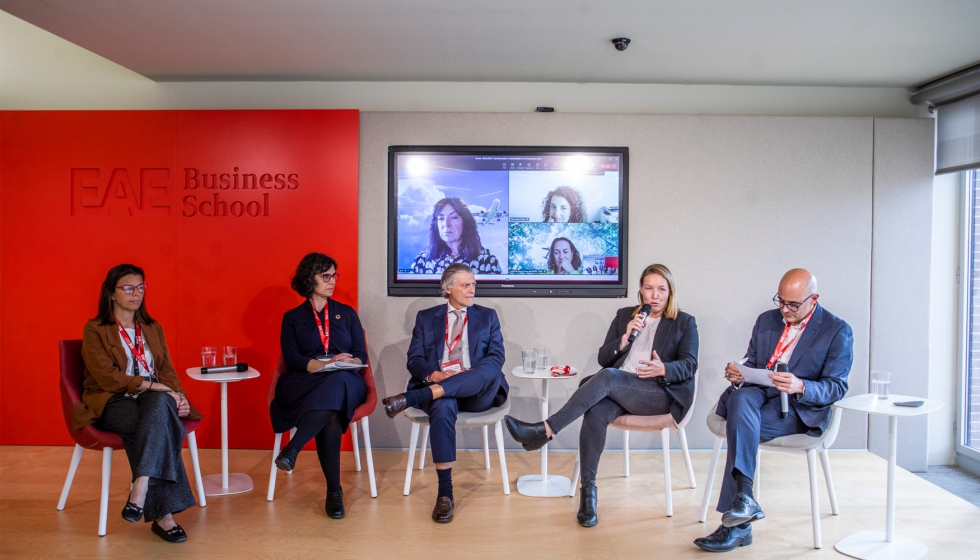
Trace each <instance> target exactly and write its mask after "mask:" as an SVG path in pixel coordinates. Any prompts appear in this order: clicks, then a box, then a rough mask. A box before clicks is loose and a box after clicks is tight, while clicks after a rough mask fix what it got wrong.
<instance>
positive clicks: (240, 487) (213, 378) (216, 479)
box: [187, 367, 260, 496]
mask: <svg viewBox="0 0 980 560" xmlns="http://www.w3.org/2000/svg"><path fill="white" fill-rule="evenodd" d="M259 375H260V374H259V372H258V370H256V369H255V368H248V370H247V371H243V372H229V373H204V374H202V373H201V368H199V367H192V368H187V376H188V377H190V378H191V379H195V380H197V381H210V382H212V383H221V474H209V475H207V476H204V477H201V478H202V480H203V482H204V495H205V496H227V495H229V494H241V493H243V492H249V491H251V490H252V477H250V476H248V475H247V474H245V473H229V472H228V384H229V383H234V382H235V381H242V380H245V379H254V378H256V377H259Z"/></svg>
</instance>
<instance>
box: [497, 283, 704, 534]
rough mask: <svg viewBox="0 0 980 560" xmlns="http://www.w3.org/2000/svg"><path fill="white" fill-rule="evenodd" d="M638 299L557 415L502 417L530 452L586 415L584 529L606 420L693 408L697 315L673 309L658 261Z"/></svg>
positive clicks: (591, 513)
mask: <svg viewBox="0 0 980 560" xmlns="http://www.w3.org/2000/svg"><path fill="white" fill-rule="evenodd" d="M638 298H639V301H640V305H637V306H635V307H624V308H622V309H620V310H619V311H617V312H616V318H615V319H613V321H612V324H610V325H609V331H608V332H607V333H606V339H605V341H604V342H603V344H602V346H601V347H600V348H599V365H600V366H602V367H603V368H604V369H602V370H600V371H599V373H597V374H595V375H593V376H591V377H587V378H585V379H584V380H582V383H581V384H580V385H579V388H578V390H577V391H575V393H574V394H573V395H572V397H571V398H570V399H569V400H568V402H567V403H565V406H563V407H562V408H561V410H559V411H558V412H556V413H554V414H552V415H551V417H549V418H548V419H547V420H546V421H544V422H537V423H528V422H522V421H520V420H517V419H515V418H513V417H511V416H507V417H505V418H504V420H505V422H506V424H507V429H508V430H509V431H510V434H511V435H512V436H513V437H514V439H516V440H517V441H519V442H521V443H522V444H523V446H524V449H525V450H527V451H533V450H535V449H538V448H540V447H541V446H543V445H544V444H545V443H547V442H548V440H550V439H551V438H552V437H553V436H554V434H556V433H558V432H560V431H561V430H563V429H564V428H565V427H566V426H568V425H569V424H571V423H572V422H573V421H574V420H575V419H576V418H578V417H579V416H582V415H583V414H584V415H585V418H584V420H583V422H582V429H581V431H580V432H579V455H580V460H581V463H582V494H581V502H580V505H579V510H578V516H577V517H578V522H579V524H580V525H582V526H583V527H592V526H594V525H595V524H596V523H598V521H599V519H598V517H597V515H596V502H597V496H596V487H595V481H596V471H597V469H598V467H599V456H600V455H601V453H602V449H603V447H605V444H606V429H607V426H608V425H609V423H610V422H612V421H613V420H615V419H616V418H618V417H620V416H622V415H624V414H636V415H640V416H656V415H661V414H668V413H669V414H671V415H672V416H673V417H674V421H675V422H680V421H681V419H683V418H684V415H685V414H686V413H687V411H688V409H690V408H691V406H693V405H694V375H695V373H696V372H697V369H698V327H697V324H696V323H695V321H694V317H692V316H691V315H688V314H687V313H684V312H683V311H680V309H679V308H678V304H677V295H676V290H675V289H674V279H673V276H672V275H671V273H670V270H668V269H667V267H666V266H664V265H662V264H652V265H650V266H648V267H646V269H644V270H643V273H642V274H641V275H640V291H639V294H638ZM633 333H636V334H635V336H633Z"/></svg>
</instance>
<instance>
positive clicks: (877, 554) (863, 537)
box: [834, 394, 943, 560]
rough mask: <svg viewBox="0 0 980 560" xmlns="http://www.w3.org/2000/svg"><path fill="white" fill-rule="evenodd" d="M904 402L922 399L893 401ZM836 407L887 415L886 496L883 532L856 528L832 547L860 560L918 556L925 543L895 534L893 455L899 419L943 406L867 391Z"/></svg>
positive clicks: (930, 400)
mask: <svg viewBox="0 0 980 560" xmlns="http://www.w3.org/2000/svg"><path fill="white" fill-rule="evenodd" d="M903 401H924V402H923V404H922V406H920V407H917V408H910V407H904V406H895V405H894V404H892V403H895V402H903ZM837 406H839V407H840V408H843V409H846V410H856V411H858V412H867V413H868V414H880V415H882V416H888V497H887V502H886V503H887V505H886V506H885V530H884V532H882V531H858V532H857V533H854V534H853V535H849V536H847V537H844V538H843V539H841V540H840V541H838V542H837V544H835V545H834V548H835V549H837V552H840V553H841V554H846V555H848V556H853V557H854V558H860V559H861V560H886V559H887V560H913V559H914V558H918V557H919V556H921V555H922V554H923V553H925V551H926V548H927V547H926V545H925V543H922V542H919V541H917V540H914V539H910V538H907V537H899V536H896V535H895V462H896V460H895V458H896V454H897V450H898V419H899V418H901V417H908V416H919V415H921V414H929V413H930V412H933V411H935V410H939V409H940V408H942V407H943V403H941V402H939V401H937V400H935V399H925V398H921V397H908V396H905V395H890V396H889V397H888V398H887V399H879V398H878V397H876V396H874V395H870V394H869V395H857V396H855V397H847V398H846V399H843V400H841V401H838V402H837Z"/></svg>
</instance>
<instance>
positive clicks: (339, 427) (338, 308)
mask: <svg viewBox="0 0 980 560" xmlns="http://www.w3.org/2000/svg"><path fill="white" fill-rule="evenodd" d="M339 279H340V273H339V272H337V262H336V261H334V260H333V259H332V258H330V257H328V256H327V255H323V254H321V253H310V254H308V255H306V256H305V257H303V259H302V260H301V261H300V263H299V266H298V267H297V268H296V274H295V275H293V281H292V287H293V290H295V291H296V293H298V294H299V295H300V296H302V297H303V298H305V301H304V302H303V303H301V304H299V306H298V307H296V308H295V309H291V310H289V311H287V312H286V313H285V314H284V315H283V317H282V329H281V331H280V335H279V343H280V345H281V347H282V359H283V361H284V362H285V363H286V368H287V371H286V373H284V374H282V375H280V376H279V381H278V383H277V384H276V398H275V399H274V400H273V401H272V404H271V405H269V415H270V416H271V418H272V427H273V429H275V431H276V432H277V433H281V432H285V431H288V430H291V429H292V428H293V427H295V428H296V434H295V435H294V436H293V437H292V438H291V439H290V440H289V444H288V445H286V446H285V447H284V448H283V449H282V451H281V452H279V456H277V457H276V466H277V467H279V468H280V469H282V470H285V471H291V470H293V466H294V465H295V464H296V456H297V455H298V454H299V452H300V450H301V449H303V446H305V445H306V444H307V443H309V441H310V440H312V439H316V454H317V458H318V459H319V460H320V468H321V469H322V470H323V475H324V476H325V477H326V479H327V498H326V506H325V509H326V512H327V516H328V517H330V518H332V519H340V518H342V517H344V515H345V511H344V490H343V488H341V486H340V439H341V436H342V434H343V433H344V432H346V431H347V426H348V424H350V419H351V418H352V417H353V416H354V410H355V409H356V408H357V407H358V406H360V405H361V404H363V403H364V400H365V399H366V398H367V386H366V385H365V384H364V379H363V378H362V377H361V375H360V373H359V372H358V370H356V369H332V370H329V371H325V372H321V371H320V370H321V369H322V368H323V367H324V366H326V365H329V364H332V363H334V362H346V363H349V364H363V363H365V362H367V352H365V350H364V348H365V346H364V330H363V328H362V327H361V320H360V319H359V318H358V317H357V312H356V311H354V309H353V308H352V307H350V306H349V305H344V304H343V303H340V302H339V301H335V300H334V299H332V297H331V296H333V292H334V288H335V287H336V285H337V281H338V280H339Z"/></svg>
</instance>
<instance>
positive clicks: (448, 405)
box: [419, 368, 507, 463]
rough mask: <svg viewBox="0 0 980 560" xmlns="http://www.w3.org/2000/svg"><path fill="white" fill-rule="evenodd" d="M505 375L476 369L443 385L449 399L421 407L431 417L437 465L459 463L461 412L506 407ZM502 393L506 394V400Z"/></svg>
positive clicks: (486, 369) (433, 460)
mask: <svg viewBox="0 0 980 560" xmlns="http://www.w3.org/2000/svg"><path fill="white" fill-rule="evenodd" d="M502 378H503V374H502V373H501V372H500V370H495V369H493V368H475V369H471V370H468V371H464V372H462V373H457V374H456V375H454V376H452V377H450V378H449V379H446V380H444V381H442V382H440V383H439V385H441V386H442V389H443V391H445V393H446V394H445V396H443V397H441V398H438V399H434V400H431V401H429V402H426V403H423V404H421V405H419V408H421V409H422V410H423V411H425V413H426V414H428V415H429V443H430V445H431V447H432V462H433V463H452V462H455V461H456V417H457V415H458V414H459V413H460V412H483V411H485V410H490V409H491V408H493V407H494V406H500V405H501V404H503V401H504V399H506V398H507V394H506V393H504V392H503V391H500V389H501V387H500V380H501V379H502ZM498 393H503V395H502V397H501V395H499V394H498Z"/></svg>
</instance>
